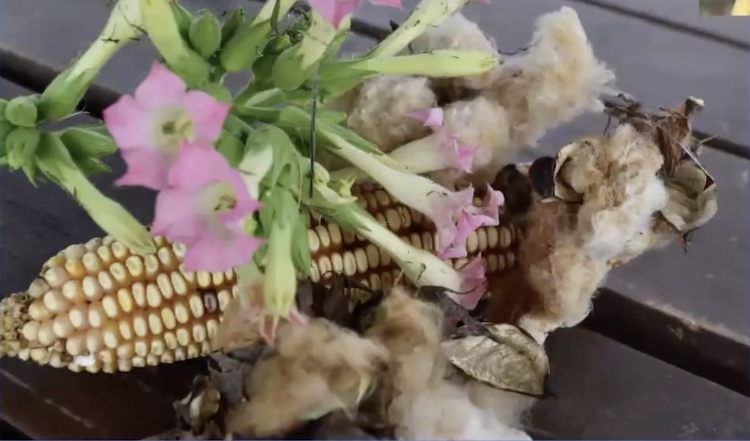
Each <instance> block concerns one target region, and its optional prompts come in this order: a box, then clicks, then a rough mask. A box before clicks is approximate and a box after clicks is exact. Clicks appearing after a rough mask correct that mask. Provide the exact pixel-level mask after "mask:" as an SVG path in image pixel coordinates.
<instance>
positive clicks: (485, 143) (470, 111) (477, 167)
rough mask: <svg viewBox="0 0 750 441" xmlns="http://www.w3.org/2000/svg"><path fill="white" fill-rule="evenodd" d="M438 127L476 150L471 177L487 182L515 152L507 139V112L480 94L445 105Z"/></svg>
mask: <svg viewBox="0 0 750 441" xmlns="http://www.w3.org/2000/svg"><path fill="white" fill-rule="evenodd" d="M444 112H445V115H444V126H443V128H442V129H441V130H445V131H447V133H451V134H453V135H455V136H457V137H458V140H459V141H460V142H461V143H462V144H465V145H468V146H470V147H474V148H476V149H477V152H476V154H475V156H474V161H473V163H472V170H473V173H472V175H473V176H472V178H471V181H472V183H474V184H475V185H479V184H482V185H486V184H487V183H489V182H492V181H493V180H494V179H495V176H496V175H497V173H498V172H499V171H500V169H501V168H503V166H505V165H507V164H508V163H509V162H510V161H511V159H512V158H513V156H514V155H515V154H516V153H517V150H518V149H517V148H516V147H514V146H512V145H511V142H510V131H511V129H510V127H509V121H508V115H507V112H506V111H505V109H504V108H502V107H501V106H500V105H498V104H497V103H495V102H493V101H490V100H488V99H486V98H483V97H478V98H476V99H473V100H471V101H459V102H456V103H453V104H450V105H449V106H447V107H446V108H445V111H444Z"/></svg>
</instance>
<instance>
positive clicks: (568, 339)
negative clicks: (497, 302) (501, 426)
mask: <svg viewBox="0 0 750 441" xmlns="http://www.w3.org/2000/svg"><path fill="white" fill-rule="evenodd" d="M547 349H548V353H549V356H550V361H551V363H552V364H551V381H550V384H551V387H552V388H553V390H554V392H555V393H556V394H557V395H558V398H557V399H556V400H550V401H545V402H541V403H539V404H538V405H537V406H536V408H535V409H534V410H533V412H532V418H531V424H532V425H533V426H536V427H538V428H539V429H541V430H540V432H541V434H543V435H548V436H551V437H553V438H554V439H624V438H627V439H747V438H748V437H750V428H749V427H750V426H749V425H748V411H750V407H748V406H749V404H748V403H749V401H748V399H747V398H746V397H743V396H741V395H739V394H735V393H733V392H728V391H727V390H726V389H723V388H722V387H720V386H718V385H716V384H713V383H710V382H707V381H705V380H700V379H699V378H698V377H696V376H693V375H691V374H688V373H686V372H684V371H681V370H678V369H675V368H674V367H672V366H669V365H666V364H664V363H662V362H660V361H658V360H655V359H653V358H651V357H649V356H647V355H644V354H641V353H638V352H636V351H633V350H631V349H628V348H625V347H623V346H621V345H619V344H614V343H613V342H612V341H611V340H608V339H606V338H604V337H602V336H600V335H597V334H593V333H591V332H588V331H584V330H581V329H571V330H560V331H557V332H556V333H554V334H552V336H551V337H550V340H549V341H548V343H547ZM709 409H710V410H709Z"/></svg>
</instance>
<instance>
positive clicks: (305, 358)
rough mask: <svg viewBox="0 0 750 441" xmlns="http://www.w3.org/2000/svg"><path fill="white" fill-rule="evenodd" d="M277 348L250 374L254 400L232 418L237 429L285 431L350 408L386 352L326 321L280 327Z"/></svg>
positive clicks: (270, 433) (229, 423)
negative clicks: (327, 414) (309, 420)
mask: <svg viewBox="0 0 750 441" xmlns="http://www.w3.org/2000/svg"><path fill="white" fill-rule="evenodd" d="M278 342H279V345H278V348H277V352H276V353H275V354H274V355H273V356H271V357H269V358H266V359H263V360H261V361H260V362H259V363H258V364H257V365H256V367H255V368H254V369H253V371H252V373H251V374H250V376H249V378H248V379H247V382H246V385H245V389H246V391H247V392H248V393H247V395H248V396H249V397H250V401H249V402H248V403H246V404H244V405H241V406H238V407H237V408H235V409H234V410H233V412H232V413H231V414H230V415H229V417H228V419H227V426H228V428H229V429H230V430H231V431H232V432H233V433H239V434H242V435H245V436H251V437H261V438H265V437H271V436H282V435H284V434H285V433H287V432H288V431H290V430H293V429H294V428H295V427H297V426H298V425H299V424H301V423H303V422H304V421H306V420H308V419H311V418H316V417H318V416H320V415H324V414H326V413H328V412H329V411H332V410H336V409H344V410H348V409H350V408H351V407H354V406H355V405H356V404H357V402H356V401H357V396H358V395H360V393H364V392H365V391H366V390H367V389H368V388H369V387H370V386H371V384H372V381H373V379H374V376H375V374H376V371H377V370H378V369H379V367H380V366H381V363H382V361H383V359H384V357H385V352H384V350H383V349H382V348H381V347H380V346H378V345H377V344H376V343H374V342H373V341H371V340H368V339H364V338H361V337H359V336H358V335H356V334H354V333H353V332H350V331H346V330H343V329H341V328H339V327H337V326H336V325H334V324H332V323H330V322H328V321H326V320H324V319H313V320H310V321H309V322H308V323H307V324H305V325H301V326H291V325H286V326H282V327H281V328H279V334H278Z"/></svg>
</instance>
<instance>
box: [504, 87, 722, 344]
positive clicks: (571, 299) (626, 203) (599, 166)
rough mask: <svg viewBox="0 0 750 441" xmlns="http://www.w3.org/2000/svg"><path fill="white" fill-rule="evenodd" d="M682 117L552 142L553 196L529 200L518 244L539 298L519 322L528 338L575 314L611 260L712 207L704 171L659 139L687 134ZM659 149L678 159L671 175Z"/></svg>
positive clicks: (706, 215)
mask: <svg viewBox="0 0 750 441" xmlns="http://www.w3.org/2000/svg"><path fill="white" fill-rule="evenodd" d="M691 100H693V99H692V98H691V99H689V100H687V101H686V103H689V102H690V101H691ZM678 108H679V107H678ZM681 108H683V109H684V108H686V105H683V106H681ZM672 112H676V111H672ZM669 115H670V116H674V115H677V113H669ZM683 119H684V120H685V121H684V124H680V125H667V126H657V128H655V127H654V121H653V120H651V119H643V118H628V119H625V120H622V121H621V122H620V124H619V125H618V126H617V127H616V128H615V129H614V130H613V131H612V132H611V133H607V134H605V135H603V136H600V137H596V138H588V139H582V140H579V141H577V142H574V143H572V144H570V145H568V146H566V147H564V148H563V149H561V150H560V151H559V153H558V155H557V157H556V158H555V162H554V167H553V170H552V174H553V179H552V182H553V186H554V188H553V189H552V193H553V194H554V196H555V197H554V198H550V199H547V200H545V201H542V202H540V203H536V204H534V205H532V207H531V209H530V210H529V212H528V214H527V216H526V222H527V225H526V231H525V236H524V240H523V241H522V242H521V248H520V251H519V265H520V270H521V271H522V272H523V274H524V276H525V279H526V281H527V282H528V284H529V285H530V287H531V289H532V290H534V291H536V293H537V294H538V295H539V299H540V300H539V302H538V304H537V305H536V306H535V307H533V308H531V309H530V310H529V311H528V312H527V313H526V314H525V315H524V316H523V317H521V319H520V321H519V323H520V326H522V327H523V328H524V329H526V330H527V331H529V332H531V333H532V334H533V335H534V337H535V338H537V340H539V341H543V340H544V338H545V336H546V334H547V333H549V332H550V331H552V330H554V329H555V328H557V327H563V326H564V327H568V326H574V325H576V324H578V323H580V321H581V320H583V319H584V318H585V317H586V315H587V314H588V312H589V310H590V309H591V297H592V295H593V294H594V293H595V292H596V289H597V288H598V287H599V286H600V285H601V284H602V283H603V281H604V279H605V277H606V275H607V272H608V271H609V270H610V269H612V268H613V267H615V266H618V265H621V264H623V263H625V262H627V261H629V260H631V259H633V258H635V257H637V256H639V255H641V254H642V253H644V252H646V251H648V250H650V249H655V248H658V247H661V246H664V245H666V244H667V243H669V242H670V241H671V240H673V239H674V238H675V237H676V236H679V237H682V236H683V235H684V234H686V233H688V232H690V231H693V230H695V229H697V228H700V227H701V226H703V225H704V224H705V223H706V222H708V220H710V219H711V218H712V217H713V216H714V214H715V213H716V207H717V205H716V187H715V184H714V182H713V179H711V178H710V176H708V175H707V174H706V173H705V171H704V169H703V168H702V167H701V166H700V164H699V163H697V162H695V161H693V159H692V158H691V157H690V155H679V156H678V155H674V154H673V153H670V150H668V149H665V148H664V147H663V145H662V144H661V143H662V142H663V140H664V139H670V140H672V139H679V140H686V139H691V138H690V127H689V124H688V120H687V117H686V116H684V115H683ZM657 122H658V120H657ZM671 130H673V131H671ZM680 145H682V144H680ZM684 148H685V150H687V149H689V147H688V146H685V147H684ZM667 157H671V158H674V157H677V158H678V159H677V165H676V166H674V167H675V171H674V174H673V175H672V176H670V175H669V173H671V171H670V169H671V167H672V166H671V165H668V164H667V162H666V158H667Z"/></svg>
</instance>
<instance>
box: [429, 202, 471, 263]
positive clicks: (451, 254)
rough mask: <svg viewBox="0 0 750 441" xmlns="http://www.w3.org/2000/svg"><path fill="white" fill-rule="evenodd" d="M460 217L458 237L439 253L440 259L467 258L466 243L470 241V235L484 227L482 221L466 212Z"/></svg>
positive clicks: (457, 230) (457, 228) (457, 229)
mask: <svg viewBox="0 0 750 441" xmlns="http://www.w3.org/2000/svg"><path fill="white" fill-rule="evenodd" d="M460 216H461V217H460V219H459V220H458V223H457V225H456V235H455V236H454V237H453V241H452V242H451V243H450V244H449V245H448V247H447V248H446V249H445V250H443V251H442V252H440V253H438V257H440V258H442V259H455V258H457V257H466V256H467V255H468V252H467V251H466V241H467V240H468V239H469V235H471V233H472V232H473V231H474V230H476V229H477V228H479V227H481V226H482V219H480V218H478V217H477V216H473V215H471V214H470V213H468V212H467V211H465V210H464V211H463V212H462V213H461V215H460Z"/></svg>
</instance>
